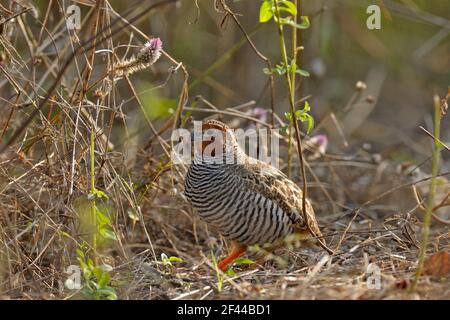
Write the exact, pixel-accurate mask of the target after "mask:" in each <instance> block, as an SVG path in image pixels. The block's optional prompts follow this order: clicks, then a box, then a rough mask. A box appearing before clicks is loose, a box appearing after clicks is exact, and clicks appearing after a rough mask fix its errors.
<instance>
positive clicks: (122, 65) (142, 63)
mask: <svg viewBox="0 0 450 320" xmlns="http://www.w3.org/2000/svg"><path fill="white" fill-rule="evenodd" d="M161 53H162V41H161V39H159V38H152V39H150V41H148V42H147V43H146V44H145V45H144V47H143V48H142V49H141V50H140V51H139V53H138V54H137V56H136V57H132V58H131V59H128V60H124V61H121V62H119V63H116V64H115V65H114V68H113V73H114V76H116V77H119V78H120V77H123V76H125V75H130V74H133V73H135V72H136V71H140V70H144V69H147V68H148V67H150V66H151V65H152V64H154V63H155V62H156V61H157V60H158V59H159V58H160V57H161Z"/></svg>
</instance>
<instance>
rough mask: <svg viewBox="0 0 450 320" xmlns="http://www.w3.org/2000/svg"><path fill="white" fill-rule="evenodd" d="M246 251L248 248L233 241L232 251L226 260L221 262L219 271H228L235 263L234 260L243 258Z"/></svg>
mask: <svg viewBox="0 0 450 320" xmlns="http://www.w3.org/2000/svg"><path fill="white" fill-rule="evenodd" d="M246 250H247V247H246V246H243V245H240V244H239V243H237V242H236V241H231V251H230V253H229V254H228V256H227V257H226V258H225V259H223V260H222V261H220V262H219V264H218V267H219V269H220V270H222V271H226V270H227V269H228V266H229V265H230V264H231V263H233V261H234V260H236V259H237V258H239V257H240V256H242V255H243V254H244V253H245V251H246Z"/></svg>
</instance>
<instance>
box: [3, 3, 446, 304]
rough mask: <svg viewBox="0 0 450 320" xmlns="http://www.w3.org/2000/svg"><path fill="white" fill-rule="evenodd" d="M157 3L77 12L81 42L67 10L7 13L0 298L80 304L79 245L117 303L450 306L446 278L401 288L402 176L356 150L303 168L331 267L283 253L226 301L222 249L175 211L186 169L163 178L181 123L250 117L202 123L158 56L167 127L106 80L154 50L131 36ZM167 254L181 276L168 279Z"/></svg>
mask: <svg viewBox="0 0 450 320" xmlns="http://www.w3.org/2000/svg"><path fill="white" fill-rule="evenodd" d="M163 2H164V3H163V4H161V5H160V6H159V5H158V4H154V2H153V4H151V5H149V6H148V8H144V7H145V6H146V5H145V4H141V2H140V1H136V2H134V3H133V5H132V6H130V10H129V12H128V11H126V12H120V14H119V13H118V12H115V11H114V10H105V8H110V9H111V8H112V7H111V6H110V4H109V2H108V1H97V2H96V5H93V6H92V5H83V12H84V13H85V14H84V15H83V17H84V18H83V20H82V27H81V30H79V31H77V32H76V34H75V33H73V32H72V31H68V30H67V29H66V28H65V25H64V23H61V22H59V21H63V20H57V19H56V17H60V14H59V13H58V12H57V11H54V10H56V9H55V8H57V7H58V6H61V5H62V2H61V1H53V2H52V3H53V7H51V8H50V7H49V8H48V11H47V12H44V14H43V15H41V16H39V17H37V18H36V17H35V16H34V9H33V7H30V8H31V9H30V10H28V9H27V8H25V7H21V6H20V5H15V6H14V7H13V8H10V9H13V10H12V11H13V12H14V13H17V14H19V15H18V16H17V17H16V19H15V20H10V21H8V23H6V24H2V29H3V32H2V35H1V36H0V45H1V46H2V48H3V49H2V51H0V54H1V56H0V73H1V74H2V77H1V78H0V105H2V112H3V115H2V116H1V118H0V137H1V138H0V139H1V144H0V150H1V151H0V297H1V298H5V299H55V298H56V299H66V298H71V297H72V296H74V294H75V297H79V296H78V295H76V293H74V292H71V291H70V290H67V289H66V288H65V287H64V281H65V280H66V278H67V274H66V273H65V270H66V269H67V267H68V266H69V265H73V264H75V265H77V264H78V261H77V254H76V249H77V248H79V247H80V245H81V244H82V243H83V242H84V243H87V244H88V246H90V248H89V249H88V251H89V254H92V252H96V255H95V257H94V258H95V260H96V263H97V264H109V265H111V266H112V267H113V270H112V272H111V282H110V285H111V286H112V287H113V288H115V290H116V291H117V293H118V296H119V298H120V299H218V298H224V299H244V298H245V299H247V298H255V299H260V298H266V299H385V298H387V299H392V298H401V299H416V298H419V299H430V298H445V299H448V298H450V289H449V288H450V286H449V280H448V277H447V278H441V279H435V278H432V277H424V278H422V280H421V282H420V283H419V286H418V290H417V292H415V293H408V291H407V290H405V289H404V288H402V286H404V285H405V283H406V286H407V284H408V281H409V280H410V278H411V276H412V274H413V273H414V271H415V267H416V260H417V254H418V246H419V241H417V237H418V236H419V235H420V225H421V223H420V219H421V211H420V210H418V209H417V208H418V204H417V202H416V200H415V197H414V196H413V193H412V190H411V185H412V184H411V183H410V182H411V181H410V180H407V179H406V178H405V177H404V176H402V175H399V174H397V172H396V165H397V163H394V162H392V161H390V160H387V159H386V160H385V159H383V157H382V156H380V155H377V154H371V153H370V152H368V151H366V150H363V149H361V148H355V150H353V151H354V152H352V153H351V155H350V153H349V152H347V153H345V152H340V155H332V154H327V155H324V156H321V157H320V158H318V159H317V158H316V159H311V157H310V158H309V161H308V165H307V175H308V181H309V195H310V198H311V199H312V200H313V203H314V204H315V208H316V212H317V216H318V219H319V223H320V225H321V226H322V228H323V233H324V234H325V238H326V240H327V242H328V244H329V245H330V246H331V247H332V248H336V249H337V254H336V256H333V257H328V256H326V255H325V253H324V252H323V251H321V250H320V249H317V248H303V247H301V248H285V249H280V250H279V251H278V252H277V255H276V256H277V257H278V258H275V257H274V259H273V260H271V261H269V262H267V263H266V264H265V265H264V266H259V267H255V266H249V267H246V268H244V267H241V268H242V269H240V267H237V268H236V270H235V271H236V275H234V276H231V277H227V276H226V277H225V278H224V279H223V286H222V288H220V285H219V282H220V281H218V275H217V273H216V270H215V268H214V266H213V262H212V259H211V257H212V254H214V255H215V256H216V257H218V256H220V255H222V254H224V253H225V251H226V244H225V242H224V240H223V239H221V238H220V237H219V236H218V234H217V233H216V232H215V231H214V230H209V229H208V228H207V226H206V225H205V224H203V223H202V222H201V221H200V220H199V219H198V218H197V217H196V216H195V214H194V213H193V212H192V210H191V208H190V206H189V205H188V204H187V202H186V201H185V199H184V198H183V196H182V185H183V174H184V172H185V169H186V168H183V167H180V166H171V163H170V160H169V154H168V152H170V141H169V138H170V132H171V131H172V129H173V128H176V127H178V126H180V125H182V124H183V125H184V122H182V120H183V121H184V120H186V121H187V125H189V123H190V120H191V119H190V118H189V116H190V115H191V110H192V108H194V107H195V108H196V109H195V110H197V111H199V112H198V113H195V116H196V117H199V116H200V115H204V114H205V113H206V112H209V113H213V115H211V116H215V117H217V116H219V117H222V118H223V117H225V120H226V121H228V122H229V123H232V124H233V126H236V127H237V126H242V127H244V126H246V125H247V124H248V121H249V119H252V117H251V116H250V115H249V114H248V113H246V112H247V111H249V110H251V109H252V108H253V107H254V103H252V102H251V101H250V102H249V103H243V104H241V105H240V106H238V107H236V108H229V109H226V110H213V111H211V106H210V105H209V106H208V102H207V101H205V100H204V99H203V98H201V97H197V98H196V99H191V100H192V101H190V100H189V99H188V93H189V91H188V86H187V85H188V82H187V81H188V73H187V70H186V69H185V66H184V65H183V64H180V61H178V60H177V59H175V58H173V57H171V56H170V55H169V54H168V53H166V52H164V53H163V56H162V58H161V60H160V61H159V62H158V63H157V66H152V67H151V68H150V69H147V70H145V71H141V72H146V73H147V74H146V75H147V76H148V77H153V76H155V75H160V77H159V78H161V79H163V80H161V81H159V82H156V81H155V83H153V84H152V87H150V88H146V89H147V90H150V91H153V90H155V91H158V92H160V93H164V94H167V95H170V96H171V97H173V98H175V100H174V103H173V105H172V107H173V109H174V113H173V115H172V116H170V117H169V118H166V119H160V118H152V116H151V115H149V112H148V109H147V108H148V106H147V105H146V102H145V101H143V98H142V95H141V92H140V90H141V91H142V86H141V87H140V89H139V90H138V89H137V87H138V85H139V81H138V78H134V77H133V76H130V77H128V76H124V77H123V78H122V79H114V77H113V75H112V73H111V70H113V69H114V66H115V65H116V64H117V63H120V62H121V61H123V60H124V59H125V58H128V57H129V56H131V55H133V54H136V53H137V52H138V50H139V48H140V47H142V45H143V44H144V43H145V42H146V41H147V40H148V38H149V37H150V35H148V34H145V33H144V32H142V31H141V30H139V29H138V28H137V27H135V26H132V25H130V23H131V22H132V21H135V20H136V23H137V22H138V21H139V19H140V18H141V17H145V16H146V17H148V16H153V15H154V14H156V13H157V12H160V10H170V7H171V6H173V4H172V3H171V2H174V1H163ZM30 6H31V4H30ZM149 8H150V9H151V10H146V9H149ZM152 8H153V9H152ZM168 8H169V9H168ZM3 9H7V8H6V7H5V8H2V7H0V10H2V12H4V13H3V14H4V15H6V16H8V15H7V13H5V12H6V11H5V10H3ZM133 23H134V22H133ZM152 68H153V69H152ZM159 78H158V79H159ZM364 99H365V96H363V97H362V98H361V101H363V102H364V101H365V100H364ZM353 100H354V99H353V98H352V101H353ZM361 101H359V103H363V102H361ZM352 104H356V102H355V101H353V102H352ZM350 108H351V105H350ZM125 109H126V110H127V111H126V112H124V110H125ZM327 117H329V116H327ZM332 117H334V114H333V115H332ZM275 124H276V125H278V126H279V125H281V123H280V121H275ZM265 125H267V126H269V127H270V124H269V123H266V124H265ZM319 127H320V126H319ZM91 131H93V132H94V134H95V159H94V160H95V162H94V165H95V173H94V175H92V173H91V172H90V160H91V158H90V156H89V150H90V146H91V145H90V138H89V137H90V132H91ZM343 139H344V138H343ZM284 142H286V141H284ZM284 142H283V145H282V148H283V149H282V158H283V159H282V165H283V167H282V169H285V167H286V165H285V163H284V162H283V161H284V159H285V158H286V157H285V154H286V150H285V147H286V143H284ZM444 175H445V174H444ZM92 177H94V183H95V187H96V188H97V189H99V190H103V191H104V192H105V193H106V194H107V195H108V197H109V199H99V200H97V202H98V205H99V206H102V208H104V210H106V211H107V212H108V214H110V215H111V216H112V221H113V223H112V225H111V228H112V229H113V230H114V232H115V234H116V235H117V238H118V240H117V241H112V242H105V243H104V244H102V243H99V244H98V248H94V244H93V243H91V242H89V241H87V240H86V239H87V235H86V234H85V230H84V229H83V226H82V223H81V222H80V219H81V218H80V215H81V213H80V212H81V211H83V210H84V209H83V208H84V207H83V206H84V205H83V203H89V200H88V196H89V194H90V192H91V185H90V183H91V178H92ZM293 177H299V170H298V168H297V167H295V166H294V168H293ZM425 180H426V179H425ZM297 182H299V181H297ZM379 195H383V196H382V197H379ZM359 204H362V205H359ZM449 250H450V234H449V231H448V227H447V226H445V225H441V224H437V223H436V224H433V226H432V237H431V241H430V246H429V249H428V252H429V253H432V252H438V251H449ZM162 253H164V254H166V255H167V256H176V257H179V258H181V259H182V260H183V262H174V263H173V266H170V265H164V264H163V263H162V262H161V254H162ZM370 263H375V264H376V265H377V266H378V267H379V268H380V270H381V281H382V282H381V284H382V287H381V289H380V290H376V289H369V288H368V287H367V272H366V271H367V266H368V265H369V264H370ZM219 289H220V290H219Z"/></svg>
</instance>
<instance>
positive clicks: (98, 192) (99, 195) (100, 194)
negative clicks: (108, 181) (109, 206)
mask: <svg viewBox="0 0 450 320" xmlns="http://www.w3.org/2000/svg"><path fill="white" fill-rule="evenodd" d="M92 193H93V194H94V195H95V196H96V197H97V198H99V199H100V198H106V199H109V197H108V196H107V195H106V193H104V192H103V191H102V190H99V189H94V191H93V192H92Z"/></svg>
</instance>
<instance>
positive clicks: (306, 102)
mask: <svg viewBox="0 0 450 320" xmlns="http://www.w3.org/2000/svg"><path fill="white" fill-rule="evenodd" d="M309 110H311V106H310V105H309V102H308V101H305V105H304V106H303V110H302V111H303V112H308V111H309Z"/></svg>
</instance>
